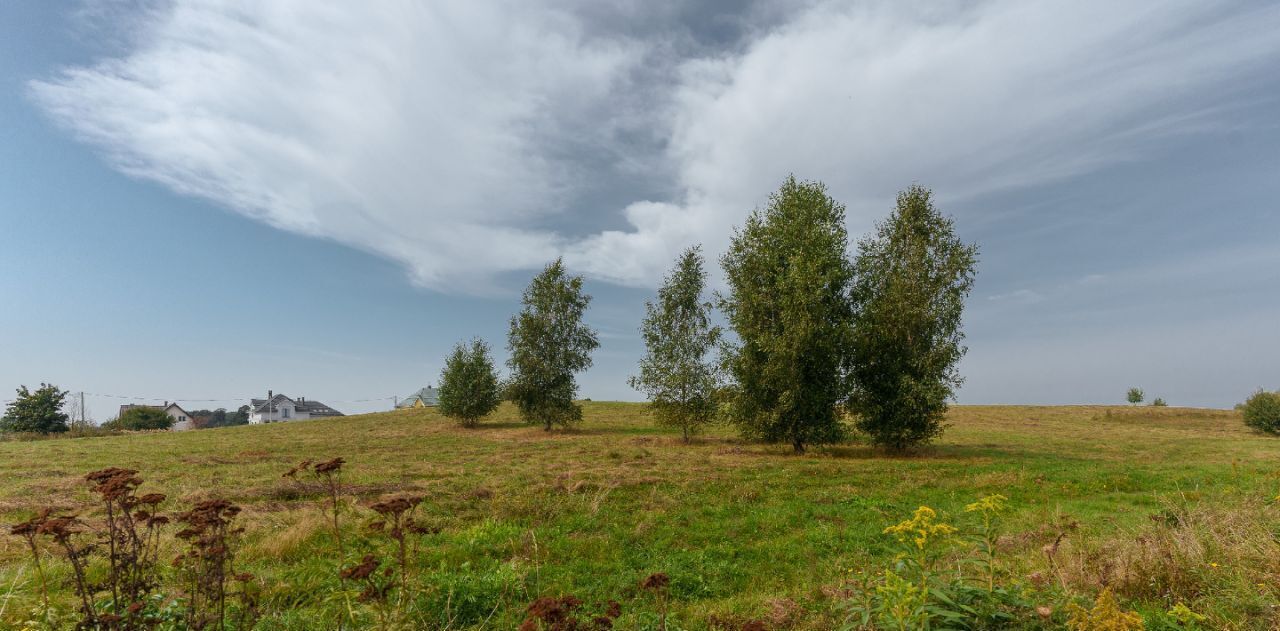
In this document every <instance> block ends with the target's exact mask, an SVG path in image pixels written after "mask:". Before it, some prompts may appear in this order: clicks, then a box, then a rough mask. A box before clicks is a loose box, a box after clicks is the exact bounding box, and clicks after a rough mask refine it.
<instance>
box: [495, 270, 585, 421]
mask: <svg viewBox="0 0 1280 631" xmlns="http://www.w3.org/2000/svg"><path fill="white" fill-rule="evenodd" d="M521 302H522V304H523V305H524V309H522V310H521V311H520V313H518V314H516V315H515V316H512V318H511V330H510V333H509V334H508V337H507V350H508V351H509V352H510V354H511V355H510V358H509V359H508V360H507V365H508V366H509V367H510V369H511V381H510V382H509V384H508V387H507V397H508V398H509V399H510V400H511V401H512V402H513V403H515V404H516V406H517V407H518V408H519V409H520V415H521V416H522V417H523V418H524V420H525V422H526V423H530V424H542V425H543V427H544V428H545V429H546V430H547V431H550V430H551V427H552V426H553V425H563V426H568V425H570V424H572V423H576V422H578V421H580V420H582V408H580V407H578V405H577V404H575V403H574V402H573V400H574V397H576V396H577V394H578V383H577V381H576V380H575V379H574V376H573V375H574V373H576V372H579V371H582V370H586V369H587V368H590V367H591V351H594V350H595V349H596V348H597V347H599V346H600V342H599V340H598V339H597V338H596V332H595V331H594V330H592V329H591V327H588V326H587V325H586V324H584V323H583V322H582V316H583V314H584V313H585V312H586V310H587V305H588V304H590V302H591V296H588V295H586V294H585V293H583V291H582V277H581V276H572V277H571V276H568V275H567V274H566V273H565V269H564V263H563V262H562V261H561V260H560V259H556V261H555V262H554V263H552V264H550V265H548V266H547V267H546V269H544V270H543V271H542V273H541V274H538V275H537V276H535V277H534V279H533V282H531V283H530V284H529V287H528V288H527V289H525V291H524V297H523V299H522V300H521Z"/></svg>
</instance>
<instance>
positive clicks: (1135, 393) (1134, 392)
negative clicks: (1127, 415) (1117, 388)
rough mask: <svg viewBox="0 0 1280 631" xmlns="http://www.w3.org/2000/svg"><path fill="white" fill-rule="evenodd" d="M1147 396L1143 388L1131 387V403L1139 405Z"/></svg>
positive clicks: (1129, 396) (1129, 395)
mask: <svg viewBox="0 0 1280 631" xmlns="http://www.w3.org/2000/svg"><path fill="white" fill-rule="evenodd" d="M1145 397H1146V395H1145V394H1143V393H1142V388H1129V394H1128V398H1129V403H1132V404H1133V405H1137V404H1139V403H1142V399H1144V398H1145Z"/></svg>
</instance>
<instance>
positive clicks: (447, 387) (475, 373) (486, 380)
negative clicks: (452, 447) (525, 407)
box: [438, 338, 502, 427]
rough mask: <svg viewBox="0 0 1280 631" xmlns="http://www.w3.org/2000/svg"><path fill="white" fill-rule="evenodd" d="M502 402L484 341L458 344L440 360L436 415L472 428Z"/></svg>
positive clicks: (477, 339) (477, 340)
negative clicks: (447, 355)
mask: <svg viewBox="0 0 1280 631" xmlns="http://www.w3.org/2000/svg"><path fill="white" fill-rule="evenodd" d="M501 402H502V392H501V388H499V386H498V374H497V373H496V372H495V371H494V369H493V359H491V358H490V357H489V345H488V344H485V343H484V340H481V339H479V338H476V339H474V340H471V344H470V346H468V345H466V344H463V343H461V342H459V343H458V345H457V346H454V347H453V352H452V353H450V355H449V357H447V358H445V360H444V370H442V371H441V372H440V402H439V408H438V409H439V410H440V413H441V414H443V415H445V416H448V417H451V418H456V419H458V420H459V421H460V422H461V423H462V426H463V427H475V426H476V425H477V424H478V423H479V422H480V419H481V418H483V417H485V416H488V415H489V413H491V412H493V411H494V410H496V409H497V408H498V404H499V403H501Z"/></svg>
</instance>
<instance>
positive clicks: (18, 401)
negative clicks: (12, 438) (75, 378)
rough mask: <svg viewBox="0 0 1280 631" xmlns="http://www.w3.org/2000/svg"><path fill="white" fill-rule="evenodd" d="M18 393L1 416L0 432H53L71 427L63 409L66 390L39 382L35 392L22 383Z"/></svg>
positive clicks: (63, 430)
mask: <svg viewBox="0 0 1280 631" xmlns="http://www.w3.org/2000/svg"><path fill="white" fill-rule="evenodd" d="M17 393H18V396H17V398H15V399H14V400H13V401H10V402H9V405H8V406H6V408H5V412H4V416H3V417H0V431H4V432H34V433H38V434H54V433H59V432H65V431H67V430H68V429H70V428H69V427H67V421H68V420H69V419H68V416H67V414H66V413H65V412H63V411H62V410H63V404H64V402H65V401H66V398H67V391H65V390H60V389H59V388H58V387H57V386H55V385H52V384H47V383H42V384H40V387H39V388H37V389H36V390H34V391H31V390H27V387H26V386H21V387H19V388H18V390H17Z"/></svg>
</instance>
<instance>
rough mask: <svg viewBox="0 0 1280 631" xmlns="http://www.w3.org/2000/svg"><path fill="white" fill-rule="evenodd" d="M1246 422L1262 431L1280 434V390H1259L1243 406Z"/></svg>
mask: <svg viewBox="0 0 1280 631" xmlns="http://www.w3.org/2000/svg"><path fill="white" fill-rule="evenodd" d="M1241 408H1242V411H1243V412H1244V424H1245V425H1248V426H1249V427H1252V428H1254V429H1256V430H1258V431H1260V432H1266V433H1268V434H1278V435H1280V392H1267V391H1265V390H1258V391H1257V392H1255V393H1253V396H1251V397H1249V398H1248V399H1246V400H1245V402H1244V405H1243V406H1241Z"/></svg>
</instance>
